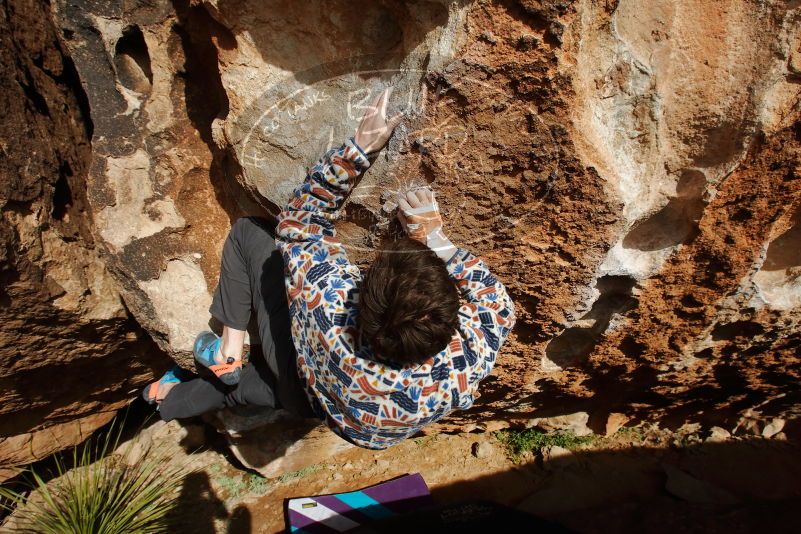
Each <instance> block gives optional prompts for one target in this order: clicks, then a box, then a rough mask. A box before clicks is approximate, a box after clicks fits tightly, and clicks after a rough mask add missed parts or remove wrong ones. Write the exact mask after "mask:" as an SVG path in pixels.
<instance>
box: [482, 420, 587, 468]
mask: <svg viewBox="0 0 801 534" xmlns="http://www.w3.org/2000/svg"><path fill="white" fill-rule="evenodd" d="M495 437H496V438H498V440H499V441H501V443H503V444H504V445H506V448H507V450H508V451H509V455H510V456H511V457H512V459H513V460H515V461H518V460H520V458H521V457H522V456H523V454H525V453H527V452H529V451H534V452H539V451H540V450H542V449H543V448H545V447H548V446H554V445H556V446H559V447H564V448H565V449H575V448H577V447H580V446H582V445H587V444H590V443H592V442H593V441H595V439H596V436H594V435H589V436H577V435H575V434H574V433H573V432H570V431H567V430H564V431H562V430H560V431H556V432H551V433H545V432H542V431H540V430H536V429H533V428H529V429H524V430H499V431H498V432H496V433H495Z"/></svg>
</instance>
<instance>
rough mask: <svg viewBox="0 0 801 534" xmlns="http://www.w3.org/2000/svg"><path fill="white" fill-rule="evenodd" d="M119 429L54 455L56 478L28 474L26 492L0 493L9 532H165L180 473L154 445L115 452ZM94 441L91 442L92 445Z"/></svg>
mask: <svg viewBox="0 0 801 534" xmlns="http://www.w3.org/2000/svg"><path fill="white" fill-rule="evenodd" d="M121 434H122V424H117V423H116V422H115V423H113V424H112V426H111V430H109V432H108V433H107V434H106V436H105V438H103V439H100V440H91V439H90V440H89V441H87V442H86V443H85V444H84V445H82V446H76V447H74V448H73V449H72V454H71V455H70V454H67V455H66V458H67V460H71V461H65V457H64V456H62V455H56V456H55V465H56V477H55V478H54V479H53V480H51V481H50V482H47V481H46V480H45V479H44V478H43V477H42V476H41V474H40V473H37V472H36V471H35V470H34V469H31V470H29V471H28V477H27V480H26V484H25V485H26V486H27V488H26V489H27V490H28V491H22V492H19V491H15V490H11V489H8V488H0V498H2V499H4V500H6V502H0V506H2V507H3V508H5V509H6V510H8V511H14V510H16V511H14V515H13V520H14V521H15V525H16V528H15V532H23V533H34V532H35V533H37V534H138V533H142V534H144V533H151V532H167V531H169V530H170V528H169V524H168V523H169V516H170V512H172V510H173V509H174V506H175V502H176V497H177V495H178V492H179V491H180V488H181V484H182V482H183V479H184V476H185V474H186V470H185V468H184V467H183V466H181V465H176V464H174V463H171V462H170V460H169V458H167V457H166V455H165V454H164V453H163V448H160V447H159V446H158V445H155V446H154V445H150V446H144V447H142V445H141V443H139V444H138V445H137V446H138V450H137V449H136V448H134V444H135V441H136V440H132V441H131V442H129V443H128V444H126V445H123V446H122V447H121V449H122V450H120V451H118V450H117V449H118V448H120V447H119V442H120V437H121ZM93 442H94V443H93Z"/></svg>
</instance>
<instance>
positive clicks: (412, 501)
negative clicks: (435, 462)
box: [362, 473, 431, 513]
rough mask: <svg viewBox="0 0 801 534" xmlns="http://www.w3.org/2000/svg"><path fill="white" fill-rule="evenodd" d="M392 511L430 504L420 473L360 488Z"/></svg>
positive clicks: (429, 494) (404, 510)
mask: <svg viewBox="0 0 801 534" xmlns="http://www.w3.org/2000/svg"><path fill="white" fill-rule="evenodd" d="M362 493H364V494H366V495H368V496H370V497H372V498H373V499H375V500H376V501H378V502H380V503H381V504H383V505H384V506H386V507H387V508H389V509H390V510H392V511H394V512H398V513H400V512H406V511H409V510H412V509H414V508H417V507H419V506H425V505H427V504H430V499H431V493H430V492H429V491H428V486H427V485H426V482H425V480H423V477H422V475H420V473H413V474H411V475H405V476H402V477H400V478H396V479H395V480H390V481H387V482H383V483H381V484H378V485H376V486H371V487H369V488H365V489H363V490H362Z"/></svg>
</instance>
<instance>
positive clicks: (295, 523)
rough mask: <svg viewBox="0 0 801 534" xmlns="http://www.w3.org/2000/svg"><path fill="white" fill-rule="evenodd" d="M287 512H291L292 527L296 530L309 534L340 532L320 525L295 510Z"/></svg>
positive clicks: (290, 523) (290, 521)
mask: <svg viewBox="0 0 801 534" xmlns="http://www.w3.org/2000/svg"><path fill="white" fill-rule="evenodd" d="M287 511H288V512H289V525H290V527H295V528H296V529H300V530H303V532H308V533H309V534H331V533H336V532H339V531H338V530H335V529H333V528H331V527H327V526H325V525H324V524H322V523H318V522H317V521H316V520H314V519H312V518H310V517H307V516H305V515H303V514H300V513H298V512H296V511H295V510H287Z"/></svg>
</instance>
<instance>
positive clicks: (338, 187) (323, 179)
mask: <svg viewBox="0 0 801 534" xmlns="http://www.w3.org/2000/svg"><path fill="white" fill-rule="evenodd" d="M369 166H370V162H369V161H368V159H367V155H366V154H365V153H364V151H363V150H362V149H361V148H360V147H359V146H358V145H357V144H356V142H355V141H354V140H353V139H348V140H347V141H346V142H345V143H344V144H343V145H342V146H340V147H339V148H334V149H331V150H329V151H328V152H326V153H325V155H323V157H322V158H320V160H319V161H318V162H317V163H316V164H315V165H314V167H312V168H311V169H310V170H309V172H308V174H307V175H306V180H305V181H304V182H303V185H301V186H300V187H298V188H297V189H296V190H295V192H294V194H293V195H292V198H291V199H290V200H289V202H288V203H287V205H286V207H285V208H284V210H283V211H282V212H281V213H280V214H279V215H278V226H277V229H276V231H277V236H276V243H277V245H278V248H279V249H280V250H281V254H282V255H283V258H284V265H285V267H286V272H287V291H288V294H289V298H290V300H292V299H293V298H295V297H296V296H297V295H298V294H299V293H300V292H302V291H303V290H304V286H306V285H307V284H308V283H309V280H307V278H308V277H307V275H308V276H312V277H313V278H314V282H315V283H317V282H320V281H321V280H322V279H323V278H328V277H329V276H330V275H331V274H332V273H335V272H340V271H343V270H344V271H349V270H352V269H356V267H354V266H352V265H351V264H350V262H349V261H348V256H347V254H346V252H345V249H344V247H343V246H342V244H341V243H340V242H339V240H338V239H337V238H336V231H335V229H334V223H333V221H332V215H333V214H334V213H335V212H336V211H337V210H339V208H341V207H342V204H343V203H344V202H345V199H346V198H347V197H348V195H349V194H350V192H351V190H352V189H353V186H354V185H355V183H356V181H357V179H358V178H359V176H361V175H362V174H363V173H364V171H366V170H367V168H368V167H369ZM306 289H308V290H311V289H313V288H310V287H306ZM307 296H309V295H307Z"/></svg>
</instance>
